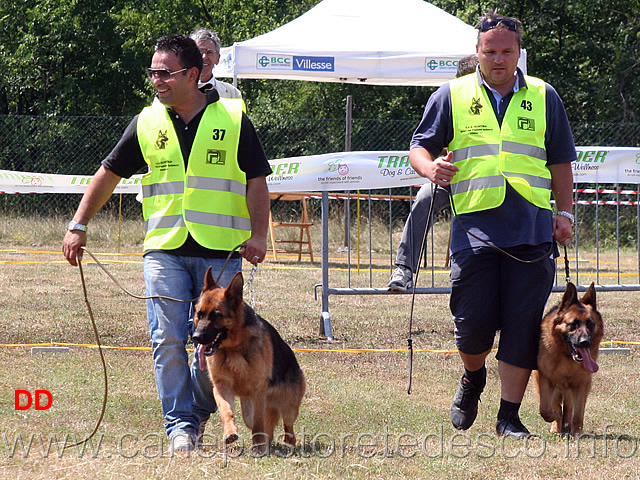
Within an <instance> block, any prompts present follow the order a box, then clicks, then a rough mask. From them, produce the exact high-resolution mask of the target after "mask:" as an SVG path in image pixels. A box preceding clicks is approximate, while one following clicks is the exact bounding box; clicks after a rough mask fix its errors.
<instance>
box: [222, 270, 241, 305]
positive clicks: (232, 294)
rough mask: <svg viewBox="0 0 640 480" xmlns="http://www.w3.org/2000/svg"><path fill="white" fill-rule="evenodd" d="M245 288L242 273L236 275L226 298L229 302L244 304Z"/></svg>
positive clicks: (226, 292) (226, 293)
mask: <svg viewBox="0 0 640 480" xmlns="http://www.w3.org/2000/svg"><path fill="white" fill-rule="evenodd" d="M243 287H244V278H243V277H242V272H238V273H236V274H235V275H234V276H233V278H232V279H231V283H229V286H228V287H227V289H226V290H225V294H224V295H225V297H226V298H228V299H229V300H231V301H233V302H236V303H242V289H243Z"/></svg>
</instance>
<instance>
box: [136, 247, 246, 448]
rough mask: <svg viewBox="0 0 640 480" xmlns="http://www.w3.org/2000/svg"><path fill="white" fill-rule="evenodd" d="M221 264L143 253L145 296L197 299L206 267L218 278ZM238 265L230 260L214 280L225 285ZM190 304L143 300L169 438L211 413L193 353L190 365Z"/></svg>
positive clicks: (208, 391)
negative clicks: (145, 301)
mask: <svg viewBox="0 0 640 480" xmlns="http://www.w3.org/2000/svg"><path fill="white" fill-rule="evenodd" d="M224 262H225V259H208V258H200V257H182V256H178V255H173V254H171V253H168V252H159V251H154V252H150V253H147V254H146V255H145V257H144V280H145V284H146V291H147V296H151V295H164V296H167V297H171V298H176V299H181V300H190V299H192V298H196V297H198V296H199V295H200V291H201V290H202V286H203V284H204V275H205V273H206V271H207V268H209V266H211V267H212V274H213V278H214V280H217V277H218V275H219V273H220V270H221V269H222V266H223V265H224ZM241 268H242V259H241V258H238V259H232V260H230V261H229V263H227V266H226V268H225V270H224V273H223V275H222V278H221V279H220V281H219V282H218V283H219V284H220V285H222V286H225V287H226V286H227V285H229V282H231V279H232V278H233V276H234V275H235V274H236V273H237V272H239V271H240V269H241ZM192 307H193V305H192V304H191V303H190V302H176V301H172V300H165V299H151V300H147V317H148V320H149V332H150V333H151V343H152V347H153V365H154V372H155V378H156V386H157V388H158V395H159V396H160V401H161V403H162V414H163V415H164V418H165V420H166V423H165V425H164V426H165V428H166V431H167V435H168V436H169V437H171V434H172V433H173V432H176V431H184V432H187V433H192V434H196V433H197V431H198V426H199V425H200V422H202V421H205V420H207V419H208V418H209V415H210V414H211V413H213V412H215V411H216V403H215V400H214V399H213V388H212V385H211V380H210V379H209V376H208V374H207V372H206V370H205V371H201V370H200V368H199V366H198V359H197V355H196V354H195V353H194V355H193V360H192V362H191V366H189V355H188V352H187V350H186V344H187V340H188V337H189V333H190V332H189V329H190V328H191V318H192V315H191V312H192V310H193V308H192Z"/></svg>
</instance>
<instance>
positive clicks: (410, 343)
mask: <svg viewBox="0 0 640 480" xmlns="http://www.w3.org/2000/svg"><path fill="white" fill-rule="evenodd" d="M437 190H438V184H437V183H434V184H433V192H432V195H431V203H430V204H429V214H428V216H427V225H429V222H432V223H433V218H431V216H432V215H433V206H434V204H435V200H436V191H437ZM427 230H428V228H426V226H425V229H424V234H423V235H422V244H421V245H420V255H419V256H418V266H417V269H416V278H415V280H414V282H413V290H412V292H411V311H410V313H409V336H408V338H407V346H408V349H409V373H408V377H409V378H408V381H407V395H411V386H412V380H413V336H412V331H413V308H414V306H415V303H416V285H417V284H418V276H419V275H420V264H421V263H422V256H423V255H424V246H425V243H426V240H427Z"/></svg>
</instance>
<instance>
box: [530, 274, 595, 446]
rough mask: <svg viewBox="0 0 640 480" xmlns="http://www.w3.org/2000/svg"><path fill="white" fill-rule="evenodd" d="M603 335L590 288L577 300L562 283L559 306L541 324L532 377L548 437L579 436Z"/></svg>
mask: <svg viewBox="0 0 640 480" xmlns="http://www.w3.org/2000/svg"><path fill="white" fill-rule="evenodd" d="M603 332H604V326H603V322H602V316H601V315H600V313H599V312H598V310H597V309H596V291H595V288H594V286H593V283H592V284H591V286H590V287H589V289H588V290H587V292H586V293H585V294H584V296H583V297H582V298H581V299H578V292H577V290H576V287H575V285H574V284H573V283H568V284H567V289H566V291H565V293H564V296H563V297H562V301H561V302H560V304H559V305H557V306H555V307H554V308H552V309H551V310H550V311H549V313H547V314H546V315H545V316H544V318H543V320H542V325H541V333H540V349H539V351H538V371H537V372H534V378H535V380H536V383H537V386H538V393H539V395H540V415H541V416H542V418H544V419H545V420H546V421H547V422H551V432H553V433H568V434H570V435H573V436H580V435H581V434H582V426H583V423H584V411H585V406H586V403H587V396H588V395H589V391H590V390H591V376H592V374H594V373H596V372H597V371H598V364H597V363H596V360H597V359H598V351H599V348H600V342H601V340H602V335H603Z"/></svg>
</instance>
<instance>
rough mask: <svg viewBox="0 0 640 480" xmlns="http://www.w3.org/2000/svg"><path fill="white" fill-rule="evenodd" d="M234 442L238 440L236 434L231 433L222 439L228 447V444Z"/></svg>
mask: <svg viewBox="0 0 640 480" xmlns="http://www.w3.org/2000/svg"><path fill="white" fill-rule="evenodd" d="M236 440H238V434H237V433H231V434H229V435H225V437H224V443H225V444H227V445H229V444H230V443H233V442H235V441H236Z"/></svg>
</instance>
